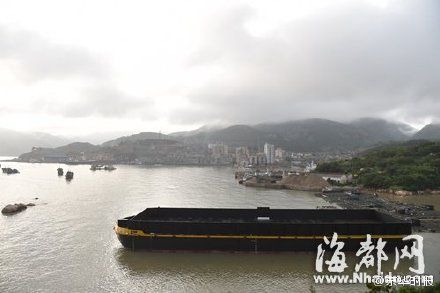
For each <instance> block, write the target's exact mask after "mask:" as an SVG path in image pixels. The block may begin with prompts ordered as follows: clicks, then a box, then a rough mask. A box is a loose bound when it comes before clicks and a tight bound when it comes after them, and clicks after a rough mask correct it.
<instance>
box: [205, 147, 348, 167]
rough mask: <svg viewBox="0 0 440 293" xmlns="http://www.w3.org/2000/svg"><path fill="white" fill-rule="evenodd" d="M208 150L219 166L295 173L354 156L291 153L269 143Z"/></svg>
mask: <svg viewBox="0 0 440 293" xmlns="http://www.w3.org/2000/svg"><path fill="white" fill-rule="evenodd" d="M208 149H209V153H210V155H211V157H212V158H214V161H215V162H216V163H217V164H222V165H225V164H234V165H235V166H236V167H238V168H248V167H255V168H259V167H265V168H267V167H270V168H271V169H277V168H278V169H284V170H290V171H294V172H310V171H313V170H314V169H316V167H317V162H322V161H330V160H341V159H350V158H351V157H352V156H353V154H354V153H348V152H346V153H337V152H335V153H326V152H320V153H313V152H289V151H286V150H284V149H283V148H281V147H279V146H276V145H273V144H270V143H267V142H266V143H265V144H264V145H263V147H260V148H249V147H247V146H239V147H232V146H228V145H226V144H224V143H212V144H209V145H208Z"/></svg>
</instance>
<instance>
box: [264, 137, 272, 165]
mask: <svg viewBox="0 0 440 293" xmlns="http://www.w3.org/2000/svg"><path fill="white" fill-rule="evenodd" d="M264 154H265V155H266V161H267V164H269V165H270V164H273V163H275V146H274V145H273V144H270V143H267V142H266V143H265V144H264Z"/></svg>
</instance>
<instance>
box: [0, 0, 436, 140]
mask: <svg viewBox="0 0 440 293" xmlns="http://www.w3.org/2000/svg"><path fill="white" fill-rule="evenodd" d="M439 81H440V2H439V1H435V0H432V1H425V0H413V1H409V0H402V1H392V0H374V1H373V0H370V1H368V0H352V1H348V0H332V1H327V0H321V1H315V0H304V1H302V0H298V1H294V0H288V1H277V0H273V1H269V0H268V1H261V0H254V1H241V0H233V1H227V0H223V1H211V0H210V1H206V0H201V1H191V0H189V1H188V0H187V1H167V0H161V1H146V0H141V1H136V0H130V1H119V0H118V1H116V0H105V1H96V0H87V1H80V0H76V1H63V0H55V1H49V0H40V1H23V0H2V1H0V117H2V125H1V127H2V128H8V129H13V130H19V131H42V132H49V133H53V134H62V135H67V136H69V135H70V136H79V135H87V134H91V133H99V132H127V133H136V132H140V131H161V132H163V133H169V132H174V131H182V130H190V129H194V128H197V127H200V126H202V125H216V124H221V125H228V124H238V123H240V124H242V123H243V124H256V123H261V122H277V121H288V120H297V119H305V118H326V119H333V120H337V121H348V120H352V119H356V118H359V117H378V118H384V119H388V120H395V121H399V122H405V123H409V124H411V125H413V126H415V127H418V128H420V127H422V126H423V125H425V124H428V123H436V122H440V82H439Z"/></svg>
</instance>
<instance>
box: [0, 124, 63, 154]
mask: <svg viewBox="0 0 440 293" xmlns="http://www.w3.org/2000/svg"><path fill="white" fill-rule="evenodd" d="M69 142H71V141H70V140H68V139H65V138H62V137H58V136H54V135H51V134H48V133H43V132H33V133H26V132H18V131H13V130H8V129H0V155H2V156H17V155H19V154H22V153H24V152H29V151H30V150H31V149H32V147H47V148H53V147H58V146H61V145H65V144H67V143H69Z"/></svg>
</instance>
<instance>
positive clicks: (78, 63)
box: [0, 26, 154, 118]
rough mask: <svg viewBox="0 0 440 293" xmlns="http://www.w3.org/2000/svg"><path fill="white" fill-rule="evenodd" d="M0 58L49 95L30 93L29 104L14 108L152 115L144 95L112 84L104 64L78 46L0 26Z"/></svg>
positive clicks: (26, 83)
mask: <svg viewBox="0 0 440 293" xmlns="http://www.w3.org/2000/svg"><path fill="white" fill-rule="evenodd" d="M2 60H3V61H8V62H12V63H14V64H17V65H18V71H17V72H15V74H16V76H17V78H18V79H19V80H21V81H22V82H23V86H24V87H29V88H33V86H36V85H37V84H38V83H44V84H47V85H48V87H49V88H50V92H51V94H49V95H45V96H40V97H39V96H38V94H34V93H32V95H31V96H29V100H31V101H32V102H31V107H30V108H29V109H24V108H21V109H20V112H38V111H40V112H42V113H48V114H51V115H54V114H55V115H61V116H64V117H76V118H79V117H88V116H92V115H98V116H102V117H126V116H127V115H129V114H132V113H133V112H136V113H139V114H140V115H145V116H146V117H149V118H151V117H154V116H153V115H152V113H151V111H150V110H149V109H150V108H151V105H152V101H151V100H150V99H149V98H140V97H135V96H132V95H130V94H127V93H126V92H124V91H123V90H122V89H121V88H119V87H117V86H115V82H114V81H113V80H112V76H111V75H110V73H111V68H110V67H109V66H108V64H107V63H105V62H103V61H102V60H101V58H100V57H99V55H96V54H93V53H91V52H89V51H88V50H86V49H84V48H81V47H77V46H70V45H66V44H56V43H53V42H50V41H48V40H46V39H44V38H43V37H41V36H40V35H38V34H36V33H33V32H30V31H12V30H9V29H7V28H6V27H2V26H0V61H2ZM72 84H73V85H74V86H70V85H72ZM3 108H4V107H0V111H2V110H3ZM146 114H148V115H146Z"/></svg>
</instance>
